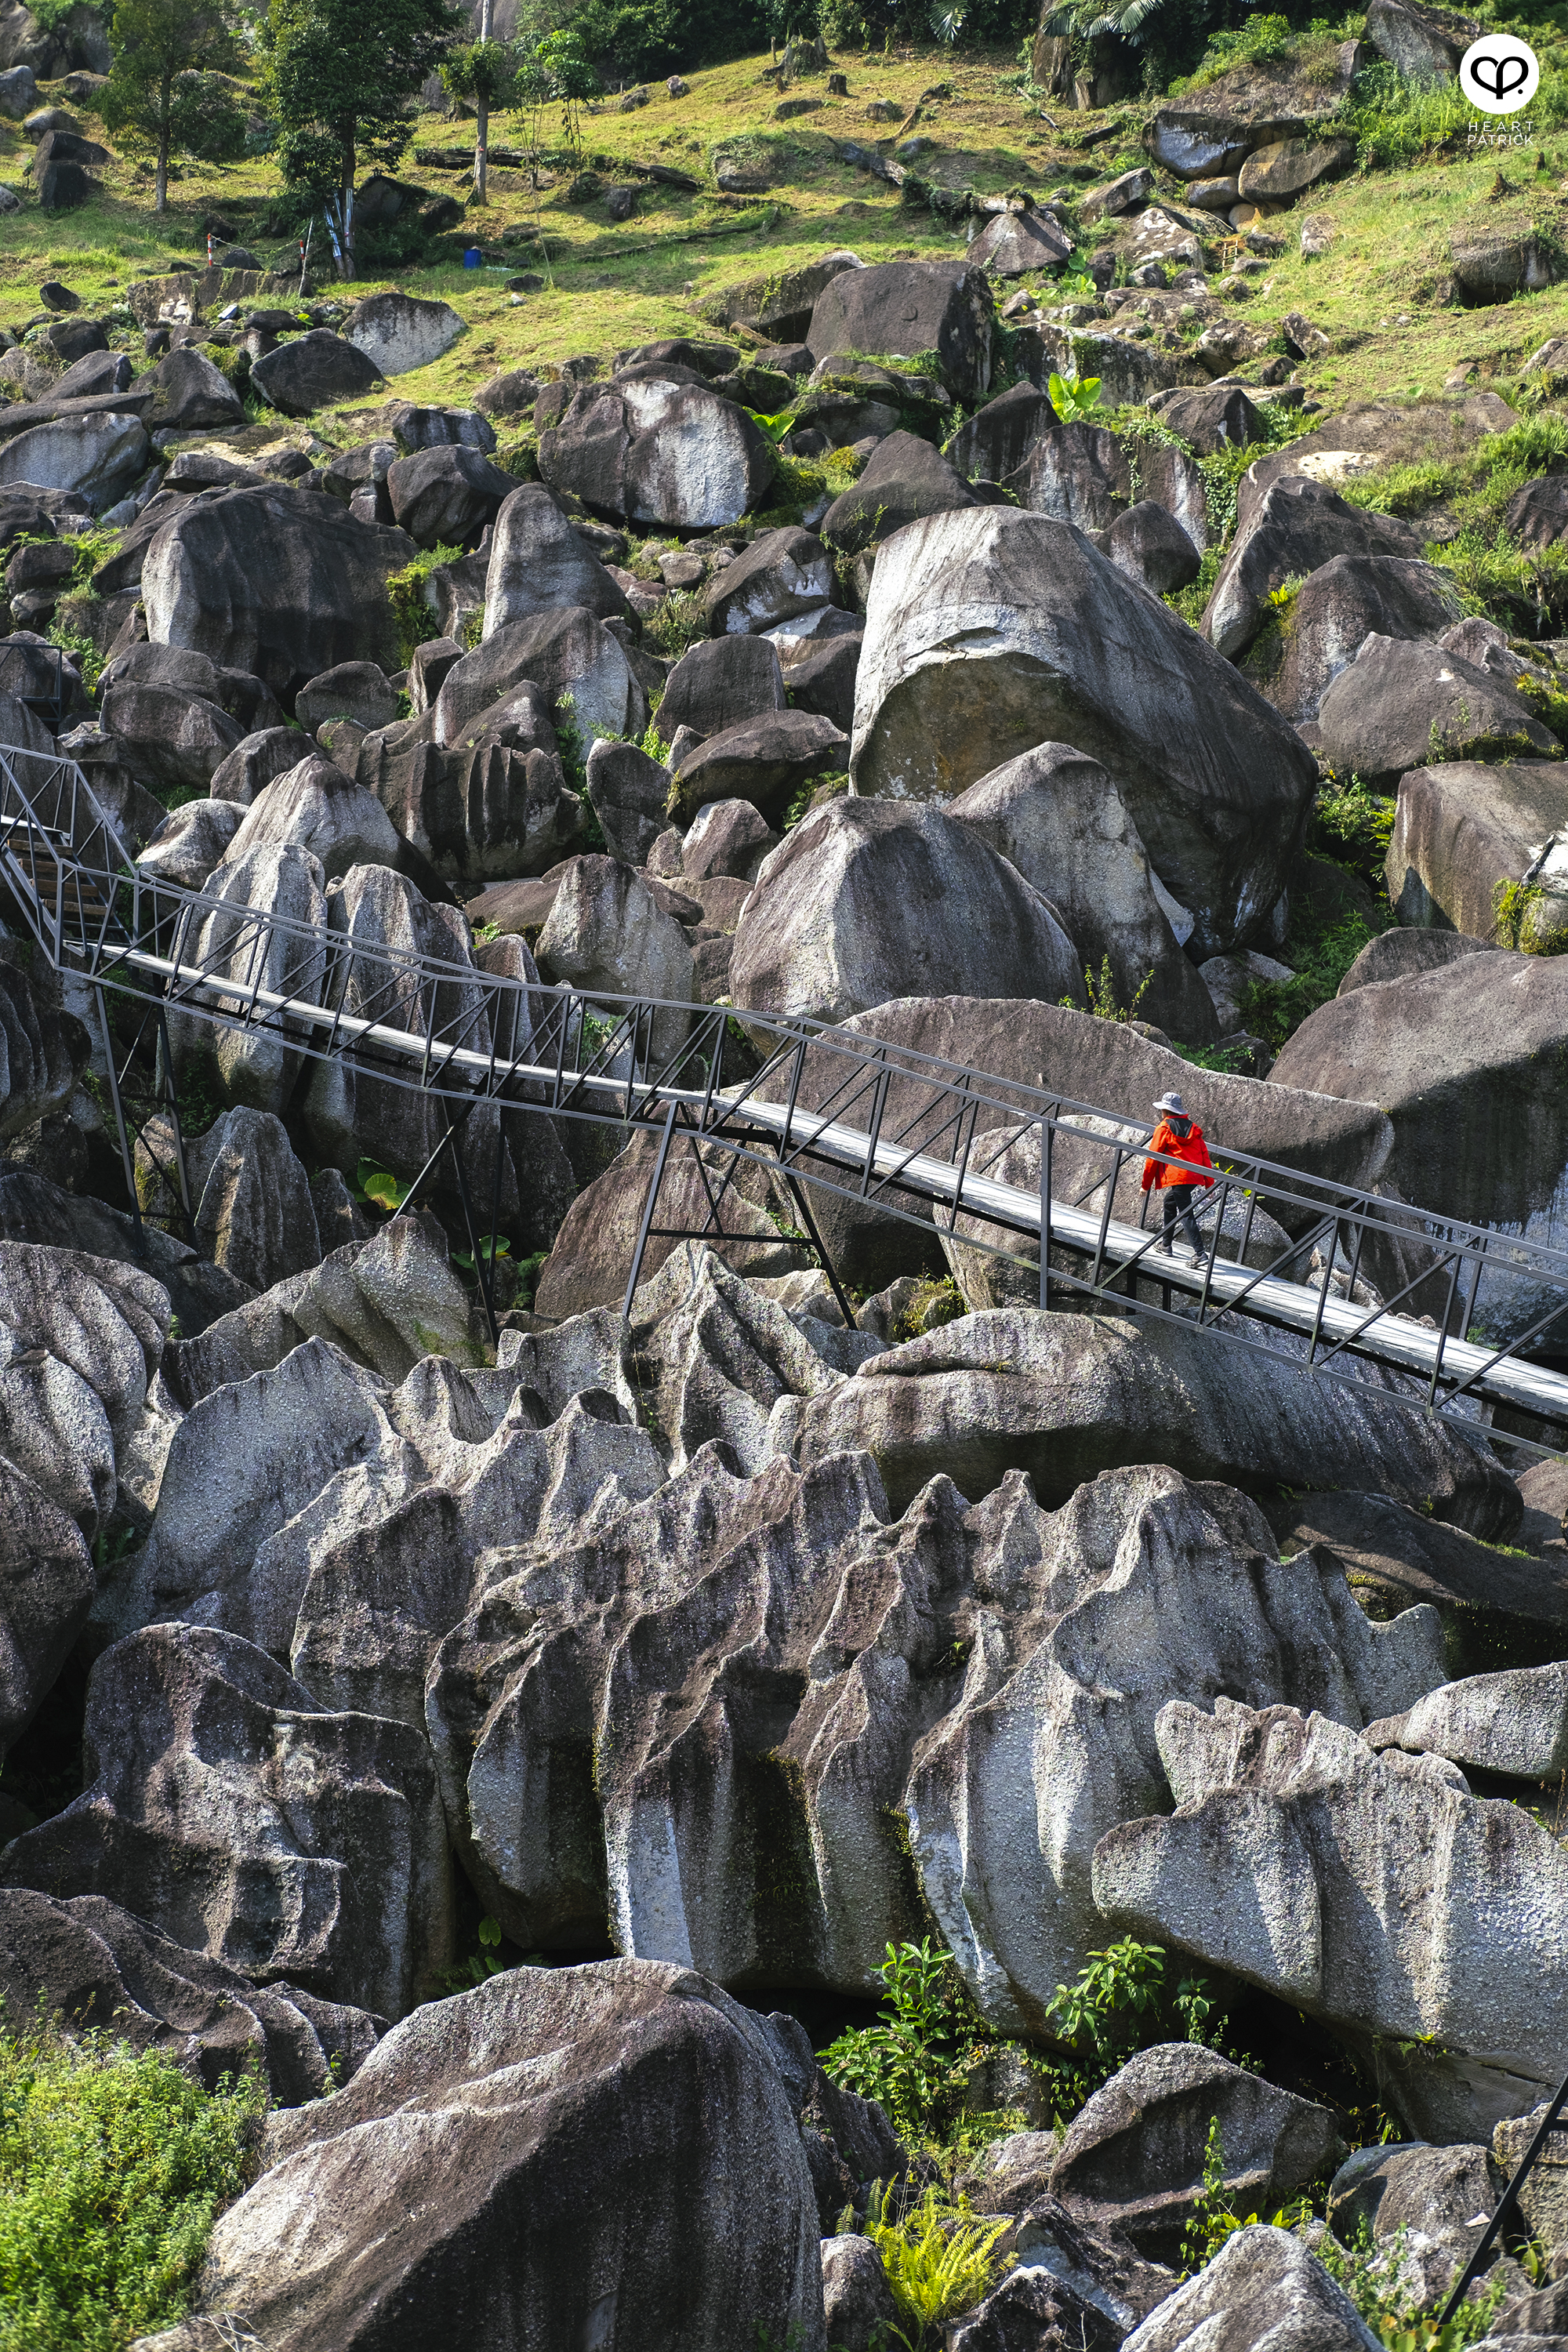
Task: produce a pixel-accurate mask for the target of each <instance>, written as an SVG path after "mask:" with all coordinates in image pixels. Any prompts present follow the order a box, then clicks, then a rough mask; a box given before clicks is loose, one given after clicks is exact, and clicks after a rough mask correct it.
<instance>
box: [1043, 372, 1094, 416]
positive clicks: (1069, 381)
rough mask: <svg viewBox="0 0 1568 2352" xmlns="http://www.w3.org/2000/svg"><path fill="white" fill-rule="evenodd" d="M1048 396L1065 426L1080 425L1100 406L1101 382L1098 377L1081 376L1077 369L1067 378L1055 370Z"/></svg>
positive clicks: (1047, 390)
mask: <svg viewBox="0 0 1568 2352" xmlns="http://www.w3.org/2000/svg"><path fill="white" fill-rule="evenodd" d="M1046 396H1047V399H1048V400H1049V402H1050V404H1051V406H1052V407H1053V408H1054V409H1055V410H1056V413H1057V415H1058V417H1059V418H1060V419H1061V421H1062V423H1063V424H1064V425H1080V424H1083V423H1084V422H1086V421H1087V419H1088V418H1089V417H1090V416H1092V415H1094V412H1095V410H1096V409H1097V408H1098V407H1099V406H1100V378H1099V377H1098V376H1097V375H1085V376H1080V375H1079V373H1078V371H1077V369H1076V368H1075V369H1073V370H1072V372H1071V373H1070V374H1068V375H1065V376H1063V375H1058V373H1056V371H1055V369H1054V368H1053V369H1052V371H1051V374H1050V379H1049V381H1048V382H1047V385H1046Z"/></svg>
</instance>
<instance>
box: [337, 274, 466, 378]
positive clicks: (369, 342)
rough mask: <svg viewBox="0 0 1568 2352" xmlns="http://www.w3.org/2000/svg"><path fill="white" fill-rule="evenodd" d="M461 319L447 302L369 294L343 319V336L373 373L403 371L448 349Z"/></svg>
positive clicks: (423, 365)
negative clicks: (361, 353) (363, 358)
mask: <svg viewBox="0 0 1568 2352" xmlns="http://www.w3.org/2000/svg"><path fill="white" fill-rule="evenodd" d="M462 332H463V321H462V320H461V319H460V318H459V317H458V313H457V312H456V310H453V309H452V307H451V305H450V304H449V303H447V302H422V301H419V300H418V299H416V297H415V296H413V295H412V294H400V293H396V292H393V293H390V294H373V295H371V296H370V298H369V299H368V300H366V301H363V302H358V303H356V304H355V305H354V308H353V310H351V311H350V312H349V314H348V317H347V318H346V319H345V320H343V339H344V341H346V342H349V343H352V344H353V346H354V348H355V349H356V350H357V351H359V352H363V355H364V357H365V359H366V360H367V361H368V362H369V363H370V366H371V367H372V369H373V370H374V373H375V374H377V375H407V374H409V373H411V371H412V370H413V369H415V368H422V367H428V366H429V365H430V363H431V362H432V361H433V360H438V359H439V358H440V357H441V356H442V354H443V353H444V352H449V351H450V350H451V348H452V345H453V344H454V343H455V342H456V341H457V340H458V336H459V335H460V334H461V333H462Z"/></svg>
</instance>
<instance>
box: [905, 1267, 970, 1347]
mask: <svg viewBox="0 0 1568 2352" xmlns="http://www.w3.org/2000/svg"><path fill="white" fill-rule="evenodd" d="M967 1311H968V1310H967V1309H966V1307H965V1306H964V1303H963V1291H962V1290H960V1288H959V1286H958V1285H957V1283H956V1282H954V1281H953V1280H952V1277H951V1276H948V1277H946V1278H944V1279H943V1280H942V1281H940V1282H938V1281H936V1280H934V1279H933V1278H932V1277H931V1276H926V1277H925V1278H924V1279H923V1280H921V1281H920V1282H918V1283H917V1284H916V1285H915V1287H914V1289H913V1291H912V1292H911V1293H910V1301H909V1305H908V1306H907V1307H905V1308H904V1311H903V1313H902V1314H901V1315H900V1318H899V1320H898V1324H897V1326H896V1328H895V1334H894V1336H895V1337H896V1338H898V1339H923V1338H924V1337H925V1335H926V1333H927V1332H928V1331H940V1330H941V1328H942V1325H943V1324H944V1323H956V1322H957V1320H958V1318H959V1317H960V1316H961V1315H963V1314H965V1313H966V1312H967Z"/></svg>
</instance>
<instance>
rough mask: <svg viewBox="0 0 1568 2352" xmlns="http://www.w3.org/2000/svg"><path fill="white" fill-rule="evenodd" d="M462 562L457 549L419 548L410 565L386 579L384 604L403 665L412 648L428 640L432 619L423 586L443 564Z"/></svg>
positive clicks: (413, 650)
mask: <svg viewBox="0 0 1568 2352" xmlns="http://www.w3.org/2000/svg"><path fill="white" fill-rule="evenodd" d="M462 560H463V550H462V549H461V548H460V547H430V548H422V549H421V550H420V551H419V553H418V554H417V555H416V557H415V558H414V561H413V562H412V563H405V565H404V567H403V569H402V571H401V572H393V573H391V574H390V576H389V577H388V580H387V583H386V594H387V601H388V603H389V604H391V606H392V614H393V618H394V619H395V622H396V623H397V636H398V643H399V645H400V646H401V647H402V650H403V658H404V660H405V662H410V661H412V660H413V658H414V655H415V649H416V647H417V646H422V645H424V644H425V643H426V641H427V640H428V638H429V635H430V629H431V624H432V622H433V620H434V618H435V615H434V614H432V612H431V610H430V606H429V604H428V602H427V601H426V594H425V587H426V582H427V581H428V579H429V577H430V574H431V573H432V572H437V571H439V569H440V568H441V566H442V565H443V564H444V563H460V562H462Z"/></svg>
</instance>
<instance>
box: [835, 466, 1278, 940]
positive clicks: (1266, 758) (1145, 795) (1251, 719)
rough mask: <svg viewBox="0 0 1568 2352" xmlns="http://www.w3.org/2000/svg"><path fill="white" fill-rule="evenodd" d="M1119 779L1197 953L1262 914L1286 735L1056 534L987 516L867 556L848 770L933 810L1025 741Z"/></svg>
mask: <svg viewBox="0 0 1568 2352" xmlns="http://www.w3.org/2000/svg"><path fill="white" fill-rule="evenodd" d="M1041 742H1058V743H1066V744H1070V745H1072V746H1073V747H1074V748H1075V749H1076V750H1078V751H1081V752H1084V753H1085V754H1087V755H1088V756H1089V758H1091V759H1094V760H1097V761H1099V762H1100V765H1101V766H1102V767H1103V768H1104V769H1105V770H1106V772H1107V773H1108V774H1109V775H1110V777H1111V779H1112V780H1113V782H1115V785H1116V788H1117V790H1118V792H1119V793H1120V794H1121V799H1122V801H1123V802H1124V803H1125V804H1126V807H1127V810H1128V812H1129V814H1130V815H1131V818H1132V821H1133V823H1134V824H1136V825H1137V828H1138V832H1139V835H1140V836H1141V838H1142V842H1143V845H1144V847H1145V849H1146V850H1147V852H1148V856H1149V859H1150V863H1151V865H1152V868H1153V869H1154V871H1155V872H1156V873H1157V874H1158V876H1159V877H1160V880H1161V883H1162V884H1163V887H1165V888H1166V889H1167V890H1168V891H1169V892H1170V893H1171V894H1172V896H1173V898H1176V899H1177V900H1178V901H1179V902H1180V903H1181V904H1182V905H1183V906H1184V907H1187V908H1191V909H1192V911H1193V914H1194V940H1195V941H1196V944H1197V946H1198V947H1200V948H1202V949H1204V950H1206V951H1207V952H1210V953H1217V952H1219V951H1221V950H1224V949H1226V948H1229V947H1231V946H1234V945H1237V944H1246V943H1247V940H1248V939H1249V937H1251V936H1253V935H1255V934H1256V933H1257V931H1258V929H1260V927H1261V926H1262V924H1263V923H1264V921H1265V920H1266V919H1267V917H1268V914H1269V913H1270V911H1271V910H1272V908H1273V907H1274V904H1275V902H1276V900H1277V899H1278V898H1279V891H1280V888H1281V887H1282V886H1283V883H1284V878H1285V871H1286V866H1287V862H1288V858H1289V851H1290V847H1291V845H1292V844H1293V843H1294V841H1295V839H1296V837H1297V832H1298V828H1299V826H1300V821H1301V816H1302V813H1303V811H1304V810H1305V808H1306V806H1307V803H1308V802H1309V800H1310V796H1311V793H1312V791H1313V789H1314V781H1315V776H1316V769H1315V765H1314V762H1313V761H1312V759H1311V755H1310V753H1309V752H1308V751H1307V750H1306V747H1305V746H1304V745H1303V744H1302V742H1301V741H1300V738H1299V737H1298V736H1297V734H1296V733H1295V731H1294V730H1293V729H1292V728H1290V727H1289V726H1288V725H1287V723H1286V722H1285V720H1284V719H1281V718H1280V717H1279V714H1278V713H1277V712H1275V711H1273V710H1271V709H1269V708H1268V704H1267V703H1265V702H1264V701H1263V699H1262V698H1261V697H1260V696H1258V694H1257V693H1256V692H1255V691H1254V689H1253V688H1250V687H1249V686H1247V684H1246V682H1245V681H1244V680H1243V679H1241V678H1240V677H1237V673H1236V671H1235V670H1234V669H1233V668H1231V667H1230V665H1229V664H1228V663H1225V662H1222V661H1221V660H1220V659H1219V658H1218V657H1217V656H1215V654H1214V653H1213V652H1212V650H1210V649H1208V648H1206V647H1205V646H1204V644H1203V642H1202V640H1201V639H1200V638H1198V637H1196V636H1195V635H1194V633H1193V632H1192V631H1191V630H1190V629H1188V628H1186V627H1185V626H1184V625H1183V623H1182V622H1180V621H1179V620H1178V619H1177V618H1176V615H1175V614H1173V613H1171V612H1169V611H1167V610H1166V609H1165V607H1163V605H1162V604H1159V603H1158V602H1157V601H1156V600H1155V599H1154V598H1153V597H1152V596H1149V595H1146V594H1144V593H1142V592H1141V591H1140V590H1138V589H1136V588H1134V587H1132V586H1131V584H1130V583H1128V582H1127V581H1126V580H1125V579H1124V578H1123V577H1122V575H1121V572H1118V571H1117V570H1116V568H1115V566H1114V565H1113V564H1111V563H1110V562H1108V561H1107V560H1106V559H1105V557H1103V556H1101V555H1100V554H1099V553H1098V552H1097V551H1095V550H1094V549H1093V548H1092V547H1091V546H1090V545H1089V542H1088V541H1087V540H1086V539H1085V538H1084V537H1083V535H1082V533H1081V532H1080V531H1079V530H1076V529H1075V528H1073V527H1072V526H1071V525H1069V524H1065V523H1058V522H1053V521H1050V520H1048V519H1047V518H1046V517H1044V516H1040V515H1031V514H1019V513H1017V512H1016V511H1014V510H1013V509H1007V508H994V507H986V508H982V509H977V510H975V511H973V512H972V513H968V514H951V515H936V516H932V517H931V518H930V519H929V520H925V521H923V522H918V523H913V524H911V525H910V527H909V528H908V529H907V530H903V531H901V532H900V534H899V535H898V537H897V538H896V539H895V540H892V541H889V543H888V545H887V546H886V548H885V549H884V550H883V551H882V553H881V554H880V555H879V559H878V562H877V569H876V573H875V576H874V577H873V580H872V583H871V593H870V599H869V602H868V607H867V617H866V643H865V647H864V650H863V652H862V654H861V657H860V667H859V675H858V684H857V688H856V698H855V737H854V743H853V748H852V751H851V755H850V771H851V773H852V775H853V776H854V778H855V785H856V790H857V791H858V793H862V794H865V795H869V796H872V797H877V798H884V799H893V800H910V799H912V800H946V799H948V798H950V797H952V796H953V795H955V794H957V793H961V792H963V790H965V789H966V787H967V786H968V785H970V784H972V783H973V782H976V781H977V780H978V779H979V778H980V777H981V776H984V775H988V774H990V772H992V770H993V769H994V768H998V767H1000V766H1002V765H1003V764H1004V763H1005V761H1008V760H1011V759H1016V757H1017V756H1018V755H1019V754H1020V753H1021V752H1024V751H1030V750H1032V749H1033V748H1034V746H1035V745H1036V744H1037V743H1041Z"/></svg>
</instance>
